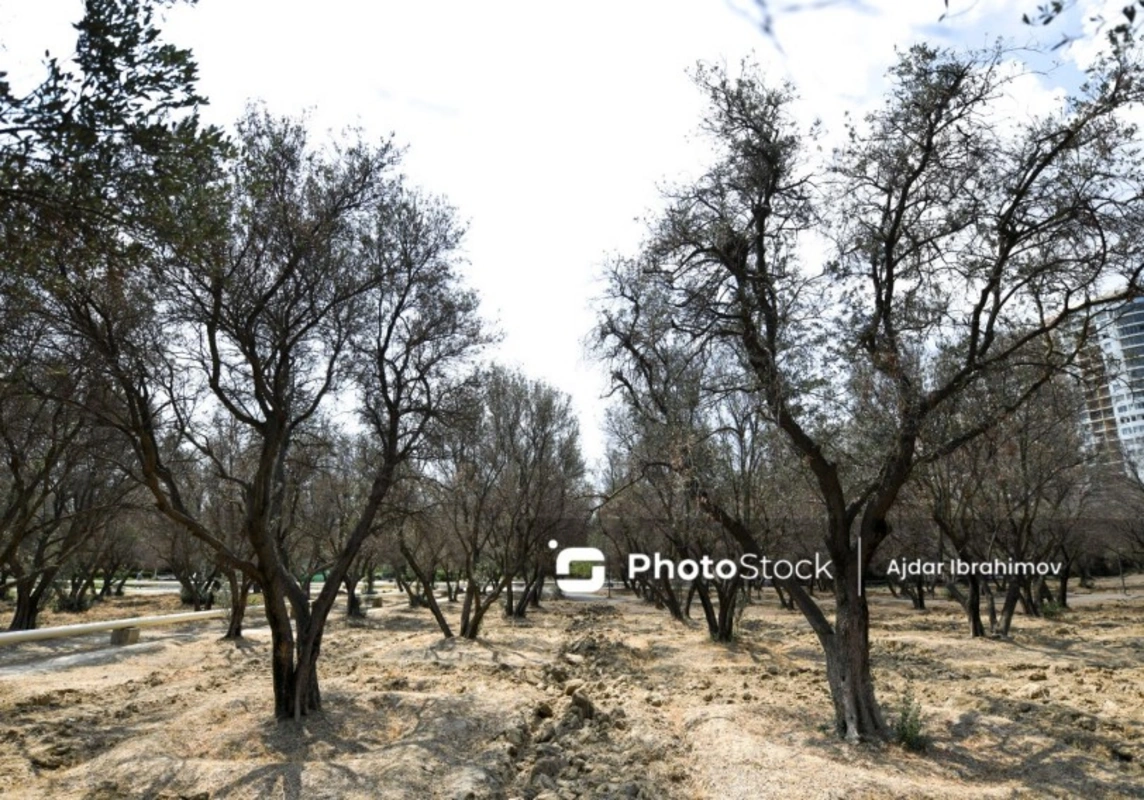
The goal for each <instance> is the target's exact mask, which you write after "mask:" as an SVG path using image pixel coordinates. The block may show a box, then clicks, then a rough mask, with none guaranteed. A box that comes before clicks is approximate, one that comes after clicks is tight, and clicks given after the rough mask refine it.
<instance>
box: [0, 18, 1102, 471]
mask: <svg viewBox="0 0 1144 800" xmlns="http://www.w3.org/2000/svg"><path fill="white" fill-rule="evenodd" d="M771 2H772V6H775V7H776V8H777V7H778V6H788V5H806V6H815V5H820V3H813V2H808V3H791V2H787V0H771ZM1121 4H1122V3H1118V2H1115V0H1099V2H1098V1H1097V0H1080V2H1079V4H1078V7H1077V8H1076V9H1074V10H1072V11H1071V12H1070V13H1069V15H1068V18H1067V19H1065V20H1063V21H1062V22H1061V23H1059V24H1057V25H1054V26H1053V27H1052V28H1051V29H1049V30H1047V31H1045V32H1044V33H1043V36H1044V41H1047V42H1049V43H1050V44H1052V43H1055V42H1056V41H1057V40H1059V38H1060V36H1061V35H1062V34H1063V33H1065V32H1069V33H1081V32H1083V31H1084V30H1085V27H1086V26H1087V27H1088V28H1091V27H1092V23H1091V22H1086V20H1087V19H1088V18H1089V17H1091V16H1093V11H1094V10H1095V9H1096V8H1097V7H1098V6H1105V7H1107V8H1109V9H1112V10H1113V13H1110V16H1114V10H1115V7H1116V6H1117V5H1121ZM1037 5H1038V2H1037V0H977V2H967V1H966V0H950V2H949V6H950V8H949V14H948V15H947V17H946V18H945V19H944V20H941V19H940V17H941V16H942V13H943V12H944V11H945V10H946V9H945V7H944V5H943V0H869V1H868V2H865V3H858V2H845V1H843V2H838V3H835V4H833V5H829V6H827V7H826V8H823V9H816V10H801V11H784V12H780V13H779V14H778V15H777V17H776V19H775V24H774V38H773V39H771V38H768V37H766V36H765V35H764V34H763V33H762V32H761V31H760V29H759V27H758V24H757V18H756V17H754V16H753V15H752V7H751V5H750V0H740V3H739V4H736V3H735V2H730V1H729V0H576V2H564V3H555V2H541V1H540V0H531V2H529V1H528V0H520V1H519V2H507V1H505V0H479V1H477V0H408V1H407V2H397V1H396V0H377V1H373V0H323V2H315V1H314V0H310V2H305V1H304V0H200V1H199V3H198V4H197V5H195V6H188V7H180V8H177V9H175V10H173V11H171V12H170V13H169V14H168V17H167V20H166V23H165V25H164V29H165V31H166V38H167V40H168V41H172V42H174V43H176V44H178V45H180V46H183V47H189V48H191V49H192V50H193V51H194V53H195V57H196V59H197V61H198V63H199V67H200V75H201V80H200V91H201V92H202V93H203V94H205V95H206V96H207V97H209V98H210V101H211V105H210V107H209V108H208V109H206V114H205V116H206V117H207V119H208V120H209V121H211V122H215V123H219V124H222V125H230V123H231V122H232V121H233V120H235V119H236V118H237V117H238V116H239V115H240V114H241V113H242V110H243V107H244V106H245V104H246V103H247V102H248V101H250V100H254V99H259V100H262V101H264V102H265V104H266V105H267V107H268V108H269V109H270V110H271V111H273V112H275V113H288V114H299V113H302V112H308V113H309V114H310V119H311V124H312V127H313V128H314V129H315V131H318V132H325V131H328V130H331V129H333V130H337V129H340V128H343V127H345V126H346V125H350V124H356V125H360V126H361V127H363V128H365V129H366V130H367V131H369V132H371V133H376V134H377V135H378V136H383V135H386V134H388V133H393V134H395V135H396V138H397V140H398V141H399V142H401V143H403V144H405V145H407V147H408V150H407V156H406V159H405V172H406V174H407V175H409V177H410V178H412V179H413V181H414V182H415V183H417V184H419V185H421V186H422V187H424V188H425V189H427V190H429V191H431V192H434V193H438V194H442V195H445V196H446V197H448V198H449V200H450V201H451V202H452V203H453V204H454V205H455V206H457V207H458V209H459V211H460V215H461V217H462V218H463V219H466V220H468V223H469V235H468V237H467V240H466V257H467V259H468V261H469V267H468V270H467V272H468V276H469V279H470V282H471V283H472V285H474V286H475V287H476V288H477V289H478V291H479V292H480V293H481V296H482V300H483V304H484V308H485V312H486V314H487V316H489V317H490V319H492V320H494V321H495V322H496V323H497V325H498V326H499V328H500V329H501V330H502V331H503V333H504V335H505V338H504V342H503V344H502V345H501V347H500V349H499V351H498V353H497V354H496V357H497V359H498V360H500V361H502V362H503V363H506V364H509V365H512V366H517V367H520V368H521V369H522V370H524V371H525V372H526V373H528V374H529V375H531V376H534V377H540V378H544V379H546V380H548V381H549V382H551V383H552V384H554V385H556V386H557V387H558V388H560V389H563V390H564V391H566V392H568V393H570V394H571V395H572V397H573V399H574V402H575V405H576V408H577V410H578V412H579V414H580V419H581V427H582V432H583V436H584V441H585V450H586V455H587V456H588V457H589V460H590V461H594V460H595V459H596V458H598V457H599V456H600V455H601V454H602V451H603V437H602V434H601V432H600V423H601V421H602V410H603V401H601V399H600V396H601V394H602V393H603V391H604V390H605V388H606V384H605V380H604V376H603V375H602V371H601V369H600V368H599V367H597V366H595V365H593V364H592V363H591V362H590V361H588V359H587V358H586V356H585V354H584V352H583V347H582V343H583V341H584V338H585V336H586V335H587V333H588V331H589V330H590V328H591V326H592V323H593V319H594V314H593V311H592V298H593V297H595V296H597V295H598V294H599V292H600V289H601V286H600V284H599V282H598V276H599V274H600V270H601V265H602V264H603V262H604V260H605V259H606V258H607V256H608V254H610V253H616V252H625V253H630V252H632V251H633V250H634V248H635V246H636V245H637V243H638V242H639V239H640V234H641V226H640V224H639V223H638V222H637V218H640V217H643V216H646V215H647V214H648V213H649V212H651V211H653V210H654V209H655V208H656V207H657V202H658V193H657V186H660V185H663V184H664V183H665V182H666V181H675V180H678V179H681V178H685V177H686V176H687V175H695V174H696V173H697V172H698V171H699V169H700V168H701V166H702V163H703V156H704V152H703V148H702V146H701V144H700V143H699V142H698V141H697V140H696V138H695V137H694V132H695V128H696V124H697V122H698V120H699V115H700V112H701V110H702V106H701V103H700V98H699V96H698V93H697V92H696V91H695V89H694V87H693V85H692V83H691V81H690V79H689V77H688V70H689V68H691V67H693V66H694V65H695V64H696V62H697V61H700V60H706V61H723V62H726V63H727V64H730V65H736V64H738V62H739V61H740V60H741V59H743V58H744V57H748V56H751V55H752V54H753V57H754V59H755V60H756V61H757V62H758V63H760V64H761V65H762V66H763V68H764V70H765V71H766V73H767V74H768V75H769V76H772V77H774V78H778V79H782V78H786V79H789V80H791V81H793V82H794V84H795V85H796V87H797V88H798V91H799V93H800V95H801V97H802V103H801V106H800V108H801V113H802V115H803V116H804V117H805V118H806V119H807V120H809V119H811V118H814V117H818V118H821V119H822V120H823V122H824V123H825V124H826V127H827V130H828V131H833V132H837V131H839V130H840V128H841V125H840V120H841V119H842V115H843V113H844V112H845V111H849V112H850V113H851V114H855V115H861V113H862V112H863V111H864V110H866V109H868V108H870V107H871V105H873V104H875V103H877V102H879V100H880V98H881V96H882V92H883V90H884V88H885V83H884V79H883V73H884V71H885V69H886V67H887V66H888V65H889V64H890V63H891V62H892V61H893V59H894V50H895V47H897V48H904V47H908V46H909V45H910V44H911V43H913V42H915V41H918V40H929V41H934V42H937V43H944V44H948V45H951V46H956V47H963V46H964V47H983V46H988V45H990V44H992V43H993V42H994V41H996V39H997V38H998V37H1003V38H1005V39H1007V40H1008V41H1010V42H1011V43H1013V44H1015V45H1027V44H1032V43H1034V42H1035V39H1034V38H1033V37H1034V35H1036V34H1041V33H1042V32H1041V31H1038V30H1035V29H1031V28H1029V27H1027V26H1024V25H1022V24H1021V21H1020V19H1021V14H1022V13H1023V12H1027V13H1030V14H1031V13H1033V12H1034V11H1035V9H1036V7H1037ZM81 12H82V3H81V2H79V0H0V44H2V46H3V51H2V52H0V69H2V70H7V71H8V72H9V73H10V76H11V78H12V79H13V83H14V85H15V88H17V89H25V90H26V89H27V88H29V82H31V81H33V80H35V79H36V77H37V76H39V75H41V74H42V72H41V71H40V64H41V62H42V57H43V53H44V51H45V50H46V49H47V50H51V51H52V53H53V54H55V55H60V56H66V55H68V54H70V53H71V52H72V49H73V46H74V33H73V31H72V30H71V29H70V28H69V23H71V22H74V21H76V20H77V19H78V18H79V16H80V15H81ZM1106 13H1108V12H1106ZM1096 41H1099V39H1098V38H1095V39H1094V38H1090V39H1089V40H1087V41H1084V42H1082V43H1081V44H1079V45H1073V46H1071V47H1069V48H1062V49H1060V50H1058V51H1057V52H1056V53H1055V54H1054V56H1053V57H1052V58H1046V57H1043V56H1032V55H1030V56H1027V58H1029V59H1030V62H1031V63H1032V64H1033V65H1034V67H1035V68H1036V70H1037V71H1038V74H1035V75H1033V74H1031V75H1029V76H1028V77H1027V79H1025V80H1022V81H1021V82H1020V83H1019V84H1018V86H1017V89H1016V90H1015V91H1014V93H1013V96H1012V97H1011V101H1012V103H1013V104H1014V108H1015V110H1016V111H1018V113H1029V112H1031V111H1033V110H1039V109H1044V108H1047V107H1049V106H1050V105H1051V104H1052V103H1053V102H1054V99H1059V98H1060V97H1061V96H1062V94H1063V92H1064V91H1065V90H1071V89H1072V88H1074V87H1075V86H1076V85H1077V83H1078V82H1079V76H1080V73H1079V72H1078V70H1077V69H1076V66H1075V65H1076V63H1078V62H1079V63H1084V61H1085V59H1087V58H1088V57H1089V55H1090V54H1091V51H1092V49H1093V47H1094V46H1095V44H1094V42H1096ZM1057 60H1060V61H1062V62H1063V64H1062V65H1061V66H1059V67H1056V68H1053V62H1054V61H1057Z"/></svg>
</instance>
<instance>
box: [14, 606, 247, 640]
mask: <svg viewBox="0 0 1144 800" xmlns="http://www.w3.org/2000/svg"><path fill="white" fill-rule="evenodd" d="M228 613H230V612H229V611H227V610H226V609H215V610H214V611H188V612H187V613H185V614H163V615H162V616H158V617H132V618H130V619H109V620H105V621H103V622H83V623H80V624H79V625H60V626H59V627H56V628H37V629H36V630H34V631H8V632H7V633H0V647H3V646H4V645H8V644H20V643H21V642H39V641H43V640H45V639H64V638H67V637H69V636H83V635H84V634H88V633H103V632H105V631H114V630H118V629H120V628H150V627H154V626H156V625H174V624H176V623H179V622H194V621H195V620H200V619H217V618H220V617H226V615H227V614H228Z"/></svg>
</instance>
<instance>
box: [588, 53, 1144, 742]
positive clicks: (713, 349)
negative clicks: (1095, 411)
mask: <svg viewBox="0 0 1144 800" xmlns="http://www.w3.org/2000/svg"><path fill="white" fill-rule="evenodd" d="M1011 74H1012V70H1011V69H1008V67H1007V64H1006V61H1005V57H1004V54H1003V53H1001V52H992V53H986V54H981V55H960V54H955V53H951V52H945V51H939V50H936V49H934V48H931V47H927V46H922V45H919V46H916V47H913V48H911V49H910V50H909V51H908V52H905V53H903V54H902V55H901V57H900V59H899V61H898V63H897V65H896V66H895V67H894V68H893V69H892V70H891V79H892V88H891V90H890V93H889V96H888V97H887V98H886V101H885V103H884V105H883V106H882V107H881V108H879V109H877V110H875V111H873V112H871V113H870V114H869V115H868V116H867V117H866V118H865V120H863V121H862V122H860V123H856V124H854V125H853V127H852V128H851V130H850V131H849V137H848V139H847V141H846V142H845V144H844V145H843V146H842V147H840V148H839V149H838V150H837V151H836V152H835V153H834V154H833V156H832V157H831V158H830V159H829V160H828V161H827V162H826V163H823V162H822V161H821V160H816V159H815V157H814V153H815V150H814V148H813V147H812V146H811V144H812V139H811V138H810V135H811V134H810V133H808V132H806V131H804V130H802V129H801V128H800V127H799V125H798V124H797V123H796V122H795V119H794V116H793V113H792V111H791V104H792V90H791V89H790V88H789V87H770V86H767V85H766V84H765V83H764V82H763V81H762V80H761V79H760V78H758V77H757V76H755V75H753V74H749V73H746V74H744V75H742V76H741V77H738V78H733V77H730V76H728V75H727V74H726V71H725V70H722V69H717V68H704V69H701V70H700V71H699V73H698V78H699V84H700V87H701V88H702V90H703V91H704V92H705V93H706V95H707V98H708V100H709V112H708V114H707V116H706V118H705V120H704V123H703V126H704V130H705V132H706V133H707V134H709V136H710V138H711V141H712V145H713V149H714V152H715V154H716V156H715V163H714V164H713V166H712V167H711V168H710V169H708V170H707V172H706V173H705V174H704V175H702V176H701V177H700V178H699V179H698V180H696V181H695V182H693V183H690V184H687V185H683V186H680V187H678V188H676V189H674V190H673V191H671V192H669V195H668V198H667V200H668V206H667V208H666V210H665V211H663V212H662V213H661V214H660V215H658V217H657V218H656V219H655V220H653V222H652V224H651V226H650V231H649V234H648V238H647V242H646V244H645V246H644V247H643V248H642V251H641V253H640V254H639V255H638V256H636V257H633V258H628V259H620V260H619V261H617V262H616V263H615V264H614V265H613V267H612V268H611V270H610V276H609V277H610V287H611V291H610V295H611V302H609V303H608V304H607V307H606V309H605V310H604V312H603V314H602V319H601V322H600V326H599V342H600V347H601V351H602V354H603V355H604V357H605V358H606V359H607V361H608V362H609V365H610V368H611V371H612V374H613V377H614V381H615V384H616V386H617V387H618V388H619V389H621V390H623V391H624V392H626V393H627V394H628V395H629V396H635V395H638V394H639V393H640V391H641V390H642V388H643V387H644V386H646V385H647V383H648V382H649V379H654V378H655V377H656V375H655V369H654V363H653V362H652V361H650V360H649V359H648V358H647V357H646V356H647V354H648V353H649V352H650V351H651V349H652V347H653V345H654V344H655V343H659V342H663V341H665V340H671V341H674V342H675V343H676V344H677V345H678V346H679V347H680V348H682V349H683V350H684V352H688V353H690V354H691V357H693V358H706V359H711V358H717V359H718V360H719V361H720V363H724V364H727V365H728V367H727V369H726V374H725V376H724V377H723V379H722V380H719V381H712V382H710V383H709V384H708V386H707V387H706V391H709V392H726V393H742V394H744V395H746V396H748V397H749V398H751V399H752V400H753V401H754V403H755V407H756V408H758V409H760V412H761V413H762V414H764V415H765V417H766V418H767V419H768V421H769V423H770V424H771V425H772V426H774V427H775V428H777V430H779V431H780V432H781V434H782V435H783V437H784V438H785V440H786V441H787V443H788V445H789V447H790V448H792V450H793V452H794V455H795V456H796V457H797V458H798V460H799V462H800V463H801V464H802V465H803V467H804V468H805V469H806V470H807V472H808V474H809V475H810V477H811V479H812V480H813V483H814V485H815V487H816V490H817V494H818V496H819V498H820V500H821V504H822V505H821V508H822V521H821V524H820V527H818V531H817V532H812V531H809V530H808V531H807V536H812V535H813V536H815V537H816V538H818V541H819V542H820V546H821V547H822V548H823V550H824V551H825V553H826V555H828V556H829V559H830V561H831V563H832V570H833V573H832V577H833V582H834V619H833V621H831V620H830V619H829V618H828V617H827V616H826V614H825V613H824V611H823V609H822V608H821V607H820V606H819V604H818V603H817V602H815V601H814V599H813V598H811V597H810V596H809V595H808V594H807V592H806V591H805V590H803V589H802V588H801V587H800V586H798V585H797V584H794V583H791V584H789V585H788V586H787V587H786V588H787V589H788V590H789V591H790V592H791V593H792V595H793V597H794V600H795V602H796V604H797V605H798V607H799V608H800V610H801V611H802V613H803V614H804V615H805V617H806V618H807V620H808V622H809V623H810V625H811V626H812V628H813V629H814V631H815V633H816V634H817V636H818V639H819V642H820V643H821V645H822V648H823V652H824V655H825V659H826V673H827V680H828V682H829V686H830V690H831V697H832V699H833V704H834V717H835V724H836V727H837V730H838V732H839V733H840V734H841V735H843V736H844V737H846V738H847V739H849V740H858V739H863V738H882V737H884V736H886V735H887V728H886V724H885V722H884V719H883V717H882V713H881V710H880V708H879V706H878V703H877V701H876V699H875V690H874V683H873V680H872V677H871V672H870V646H869V607H868V605H867V600H866V597H865V594H864V593H863V590H862V576H863V574H864V571H865V569H866V567H867V565H868V564H869V563H870V559H871V558H872V557H873V556H874V555H875V554H876V553H877V551H878V548H879V547H880V546H881V545H882V544H883V542H885V541H886V539H887V537H888V536H889V535H890V533H891V526H890V525H889V522H888V520H889V515H890V511H891V509H893V507H894V505H895V502H896V501H897V499H898V496H899V494H900V493H901V491H902V488H903V487H904V486H905V484H906V482H907V480H908V479H909V478H910V475H911V473H912V472H913V470H914V468H915V467H916V466H917V465H918V464H919V463H921V462H926V461H931V460H936V459H938V458H940V457H942V456H943V455H945V454H947V453H949V452H953V451H955V450H956V449H957V448H958V447H960V446H961V445H962V444H964V443H965V442H967V441H971V440H972V439H973V438H975V437H976V436H978V435H980V434H981V433H983V432H985V431H988V430H990V429H991V428H992V427H993V426H994V425H995V424H996V423H997V421H998V420H999V419H1000V418H1001V417H1003V416H1004V415H1005V414H1008V413H1011V412H1012V411H1013V410H1014V409H1015V408H1017V407H1019V406H1020V405H1021V404H1022V403H1023V402H1024V401H1025V400H1027V399H1028V397H1029V396H1031V395H1032V394H1033V393H1035V392H1036V390H1037V388H1038V387H1039V386H1041V385H1043V384H1044V383H1045V382H1047V381H1049V380H1050V379H1051V378H1052V376H1053V375H1054V374H1056V373H1057V372H1058V371H1059V370H1061V369H1062V368H1063V367H1064V366H1066V365H1067V364H1069V363H1070V362H1072V361H1075V358H1076V349H1077V347H1076V345H1075V343H1071V342H1070V340H1069V339H1068V338H1067V337H1056V338H1054V337H1052V336H1049V334H1050V333H1052V332H1055V331H1059V330H1062V329H1063V327H1064V326H1065V325H1066V324H1069V323H1070V322H1076V321H1077V320H1078V319H1079V318H1084V317H1087V316H1088V315H1089V314H1090V312H1091V311H1092V310H1093V309H1094V308H1095V307H1097V306H1098V305H1099V304H1100V303H1101V302H1105V301H1111V300H1114V299H1116V296H1115V295H1114V294H1110V293H1109V289H1110V286H1115V285H1119V286H1120V287H1123V286H1124V285H1125V282H1127V285H1128V286H1129V289H1130V290H1135V289H1136V288H1137V286H1138V279H1139V272H1140V269H1141V264H1142V263H1144V259H1142V255H1144V253H1142V250H1144V243H1142V242H1141V240H1140V237H1139V236H1138V235H1137V234H1136V230H1137V226H1138V225H1139V223H1140V221H1141V219H1142V212H1144V201H1142V200H1141V198H1142V197H1144V193H1142V192H1141V188H1144V187H1142V186H1141V182H1142V180H1144V170H1142V169H1141V167H1142V165H1141V163H1140V157H1139V154H1138V148H1137V146H1136V138H1135V128H1134V127H1133V126H1132V125H1131V124H1129V123H1128V122H1127V121H1126V120H1125V119H1124V112H1125V111H1126V110H1127V109H1129V108H1132V107H1134V106H1136V105H1137V104H1138V102H1139V100H1140V96H1141V85H1140V72H1139V69H1138V68H1137V66H1136V64H1135V63H1134V62H1131V61H1129V60H1128V59H1127V56H1125V55H1123V54H1122V55H1120V56H1119V57H1118V58H1117V59H1116V60H1111V61H1107V62H1104V63H1102V64H1100V65H1098V66H1097V67H1094V69H1093V71H1092V74H1091V75H1090V79H1089V82H1088V83H1087V84H1086V86H1085V88H1084V91H1083V92H1082V93H1081V94H1079V95H1078V96H1076V97H1073V98H1070V99H1069V100H1068V102H1067V104H1066V105H1065V107H1063V108H1061V109H1059V110H1057V111H1054V112H1052V113H1049V114H1047V115H1044V116H1041V117H1035V118H1030V119H1013V118H1009V117H1007V116H1006V114H1005V112H1004V108H1003V106H1001V105H1000V103H999V97H1000V96H1001V95H1002V91H1003V89H1004V88H1005V85H1006V80H1007V77H1006V76H1007V75H1011ZM811 245H814V246H811ZM1119 296H1120V297H1123V296H1124V293H1123V292H1121V293H1120V295H1119ZM1081 328H1082V329H1083V328H1084V325H1083V323H1082V324H1081ZM939 362H940V363H942V364H953V365H954V366H953V367H951V368H949V369H941V370H938V369H936V366H937V364H938V363H939ZM1016 363H1020V364H1023V365H1025V367H1026V370H1025V371H1024V372H1022V374H1023V375H1025V376H1026V383H1025V385H1024V386H1022V387H1020V390H1018V391H1016V392H1014V393H1013V396H1012V399H1011V402H1009V403H1007V404H1004V405H1002V406H1000V407H997V408H994V409H983V410H982V413H981V415H980V416H979V417H978V418H976V419H974V420H973V422H972V423H971V424H969V425H967V426H965V427H963V428H962V429H960V430H958V431H957V432H956V433H954V434H952V435H951V436H950V438H948V439H946V440H944V441H940V442H925V443H922V442H921V441H920V434H921V431H922V429H923V427H924V425H925V423H926V421H927V419H929V418H930V416H931V415H933V414H935V413H937V412H939V411H940V410H941V409H943V407H945V406H946V405H948V404H949V403H951V401H953V400H954V399H956V398H957V397H958V396H960V395H961V394H962V393H963V392H965V391H966V390H967V389H968V388H969V387H972V386H974V385H975V384H977V383H978V382H979V381H982V380H984V379H985V376H987V375H988V374H990V373H993V372H996V371H999V370H1004V369H1007V368H1009V367H1011V366H1012V365H1013V364H1016ZM859 374H861V375H860V377H862V379H863V382H864V384H865V386H866V391H867V392H868V397H869V400H867V401H866V402H864V403H862V404H861V406H860V404H859V403H857V402H856V399H860V398H856V395H855V392H854V391H853V387H854V381H855V377H856V376H859ZM633 389H635V390H636V391H634V392H633V391H632V390H633ZM859 407H862V408H864V409H866V411H865V413H857V409H858V408H859ZM923 445H924V446H923ZM680 456H681V458H680V460H679V463H680V466H681V467H683V468H687V453H686V452H684V453H681V454H680ZM696 490H697V496H698V497H699V498H700V500H702V501H703V502H704V503H705V504H706V507H707V508H709V509H710V511H711V513H712V514H714V515H716V516H717V517H718V518H719V519H720V520H721V521H722V522H723V524H725V525H726V526H727V527H728V529H729V530H730V531H732V532H733V533H734V534H735V535H736V536H738V537H739V538H740V539H741V540H742V541H743V544H744V546H745V547H746V548H748V549H750V550H754V551H756V552H757V550H758V548H757V546H756V543H755V542H753V540H752V537H751V535H750V531H749V529H747V528H746V527H745V526H742V525H740V524H738V522H737V520H735V518H734V515H732V514H729V513H727V512H726V509H725V508H722V507H721V506H720V505H719V504H718V503H717V502H716V501H715V499H714V498H712V497H711V496H710V495H709V494H706V493H704V492H703V491H702V487H701V486H698V487H696Z"/></svg>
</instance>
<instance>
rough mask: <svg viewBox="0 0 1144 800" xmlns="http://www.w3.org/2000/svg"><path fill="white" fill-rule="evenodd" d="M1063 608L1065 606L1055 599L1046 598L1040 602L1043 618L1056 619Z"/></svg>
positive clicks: (1063, 610)
mask: <svg viewBox="0 0 1144 800" xmlns="http://www.w3.org/2000/svg"><path fill="white" fill-rule="evenodd" d="M1065 610H1066V609H1065V607H1064V606H1062V605H1061V604H1060V603H1058V602H1057V601H1056V600H1046V601H1045V602H1044V603H1042V604H1041V616H1042V617H1044V618H1045V619H1058V618H1059V617H1060V616H1061V615H1062V614H1064V613H1065Z"/></svg>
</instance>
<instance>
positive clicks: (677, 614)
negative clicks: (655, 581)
mask: <svg viewBox="0 0 1144 800" xmlns="http://www.w3.org/2000/svg"><path fill="white" fill-rule="evenodd" d="M656 590H657V591H656V597H658V598H659V600H660V602H661V603H663V605H664V606H666V607H667V611H668V613H669V614H671V616H672V618H674V619H677V620H680V621H682V620H683V607H682V606H681V605H680V603H679V596H678V595H676V593H675V589H674V588H672V585H671V581H669V580H668V579H667V576H666V575H664V576H663V577H661V578H660V580H659V585H658V586H657V587H656Z"/></svg>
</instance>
